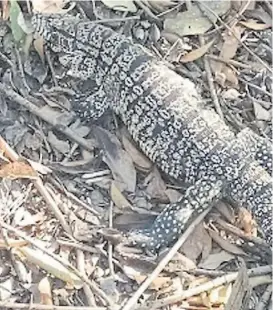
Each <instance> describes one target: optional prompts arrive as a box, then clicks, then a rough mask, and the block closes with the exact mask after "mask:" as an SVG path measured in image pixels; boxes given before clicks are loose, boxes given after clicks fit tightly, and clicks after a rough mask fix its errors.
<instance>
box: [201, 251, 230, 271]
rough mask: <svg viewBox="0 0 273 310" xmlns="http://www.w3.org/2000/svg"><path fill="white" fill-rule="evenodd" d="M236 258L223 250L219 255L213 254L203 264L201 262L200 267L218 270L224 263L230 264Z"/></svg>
mask: <svg viewBox="0 0 273 310" xmlns="http://www.w3.org/2000/svg"><path fill="white" fill-rule="evenodd" d="M234 258H235V256H234V255H232V254H230V253H228V252H226V251H223V250H222V251H221V252H219V253H211V254H210V255H209V256H208V257H207V258H206V259H205V260H204V261H203V262H200V264H199V265H198V267H199V268H203V269H209V270H216V269H217V268H218V267H219V266H220V265H221V264H222V263H226V262H229V261H230V260H232V259H234Z"/></svg>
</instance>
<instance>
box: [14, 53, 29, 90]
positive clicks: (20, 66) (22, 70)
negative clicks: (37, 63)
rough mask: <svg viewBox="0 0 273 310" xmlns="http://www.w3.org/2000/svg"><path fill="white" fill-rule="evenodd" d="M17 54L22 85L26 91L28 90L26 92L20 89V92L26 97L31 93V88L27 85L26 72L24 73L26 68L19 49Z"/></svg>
mask: <svg viewBox="0 0 273 310" xmlns="http://www.w3.org/2000/svg"><path fill="white" fill-rule="evenodd" d="M15 54H16V57H17V62H18V68H19V74H20V80H21V82H22V84H23V85H24V87H25V89H26V90H24V89H20V90H21V91H22V93H23V94H24V95H25V94H28V93H29V92H30V87H29V86H28V84H27V81H26V76H25V71H24V68H23V64H22V60H21V55H20V52H19V51H18V49H17V48H15Z"/></svg>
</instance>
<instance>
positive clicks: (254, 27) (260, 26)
mask: <svg viewBox="0 0 273 310" xmlns="http://www.w3.org/2000/svg"><path fill="white" fill-rule="evenodd" d="M240 24H241V25H243V26H245V27H246V28H249V29H252V30H265V29H268V28H270V27H271V25H270V24H261V23H257V21H255V20H249V21H246V22H244V21H241V22H240Z"/></svg>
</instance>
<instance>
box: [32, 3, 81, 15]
mask: <svg viewBox="0 0 273 310" xmlns="http://www.w3.org/2000/svg"><path fill="white" fill-rule="evenodd" d="M69 2H70V1H68V0H35V1H32V5H33V11H34V12H39V13H45V14H54V13H58V14H64V13H66V12H69V11H70V10H72V8H73V7H74V6H75V3H70V7H69V8H68V9H63V7H64V6H65V5H66V4H67V3H69Z"/></svg>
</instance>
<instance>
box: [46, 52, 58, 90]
mask: <svg viewBox="0 0 273 310" xmlns="http://www.w3.org/2000/svg"><path fill="white" fill-rule="evenodd" d="M45 56H46V60H47V63H48V66H49V69H50V71H51V77H52V80H53V84H54V86H55V87H58V81H57V79H56V74H55V70H54V68H53V65H52V61H51V58H50V54H49V52H48V50H47V49H46V50H45Z"/></svg>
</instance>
